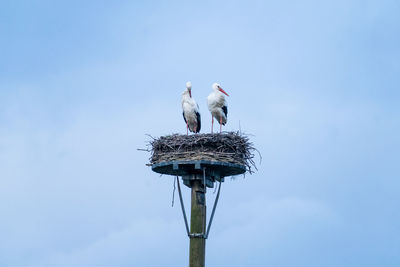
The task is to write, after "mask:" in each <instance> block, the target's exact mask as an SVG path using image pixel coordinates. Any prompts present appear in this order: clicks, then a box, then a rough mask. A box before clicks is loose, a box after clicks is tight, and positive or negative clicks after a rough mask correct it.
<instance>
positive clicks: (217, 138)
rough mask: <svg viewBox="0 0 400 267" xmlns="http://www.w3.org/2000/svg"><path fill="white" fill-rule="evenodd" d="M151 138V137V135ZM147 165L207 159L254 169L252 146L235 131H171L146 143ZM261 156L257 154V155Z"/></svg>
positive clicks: (244, 136) (245, 136)
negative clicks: (196, 132)
mask: <svg viewBox="0 0 400 267" xmlns="http://www.w3.org/2000/svg"><path fill="white" fill-rule="evenodd" d="M152 138H153V137H152ZM148 147H150V148H151V149H149V150H148V151H150V152H151V156H150V164H149V165H153V164H156V163H160V162H168V161H191V160H210V161H222V162H228V163H234V164H240V165H245V166H246V169H247V171H248V172H249V173H252V172H253V171H254V169H256V170H257V167H256V164H255V162H254V160H253V159H254V151H257V152H258V150H257V149H255V148H254V146H253V144H252V143H251V142H250V141H249V138H248V136H247V135H243V134H239V133H238V132H224V133H218V134H193V135H181V134H173V135H167V136H162V137H160V138H153V140H152V141H150V142H149V144H148ZM260 156H261V155H260Z"/></svg>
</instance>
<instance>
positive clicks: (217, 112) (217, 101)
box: [207, 83, 229, 133]
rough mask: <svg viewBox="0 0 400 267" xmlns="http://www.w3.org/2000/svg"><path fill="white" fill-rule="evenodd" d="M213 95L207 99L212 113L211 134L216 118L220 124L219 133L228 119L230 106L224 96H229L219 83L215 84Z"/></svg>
mask: <svg viewBox="0 0 400 267" xmlns="http://www.w3.org/2000/svg"><path fill="white" fill-rule="evenodd" d="M212 89H213V91H212V93H211V94H210V95H209V96H208V97H207V103H208V110H209V111H210V112H211V133H213V128H214V118H215V119H216V120H217V121H218V122H219V132H220V133H221V131H222V125H225V123H226V120H227V118H228V106H227V104H226V101H225V97H224V95H223V94H225V95H227V96H229V95H228V94H227V93H226V92H225V91H224V90H223V89H222V88H221V86H220V85H219V84H218V83H213V85H212Z"/></svg>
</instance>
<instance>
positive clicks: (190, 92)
mask: <svg viewBox="0 0 400 267" xmlns="http://www.w3.org/2000/svg"><path fill="white" fill-rule="evenodd" d="M188 91H189V96H190V97H192V89H188Z"/></svg>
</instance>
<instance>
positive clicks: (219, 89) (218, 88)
mask: <svg viewBox="0 0 400 267" xmlns="http://www.w3.org/2000/svg"><path fill="white" fill-rule="evenodd" d="M212 88H213V89H214V90H215V91H220V92H221V93H223V94H226V95H227V96H229V95H228V94H227V93H226V92H225V91H224V89H222V88H221V86H220V85H219V84H218V83H213V85H212Z"/></svg>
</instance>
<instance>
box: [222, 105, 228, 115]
mask: <svg viewBox="0 0 400 267" xmlns="http://www.w3.org/2000/svg"><path fill="white" fill-rule="evenodd" d="M222 111H223V112H224V114H225V117H228V107H227V106H223V107H222Z"/></svg>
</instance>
